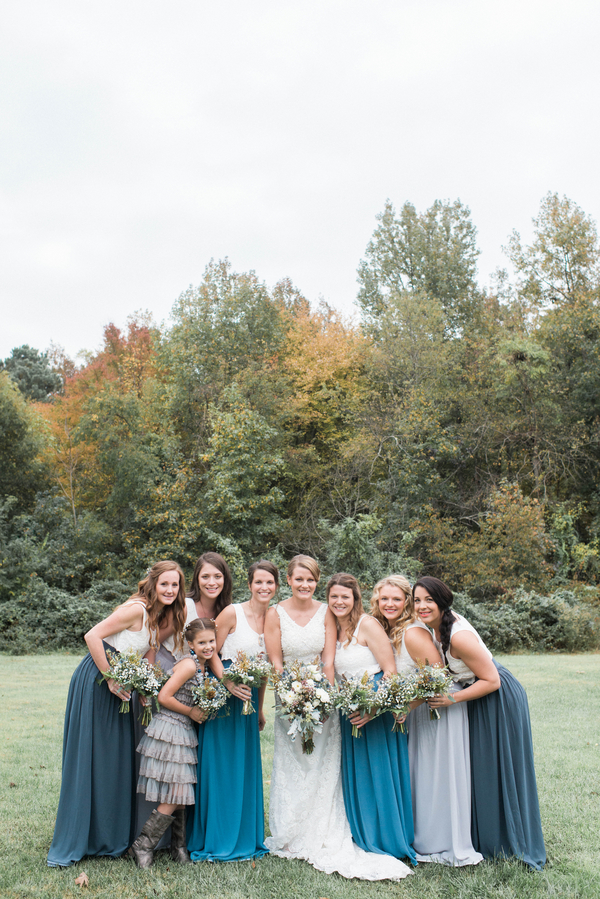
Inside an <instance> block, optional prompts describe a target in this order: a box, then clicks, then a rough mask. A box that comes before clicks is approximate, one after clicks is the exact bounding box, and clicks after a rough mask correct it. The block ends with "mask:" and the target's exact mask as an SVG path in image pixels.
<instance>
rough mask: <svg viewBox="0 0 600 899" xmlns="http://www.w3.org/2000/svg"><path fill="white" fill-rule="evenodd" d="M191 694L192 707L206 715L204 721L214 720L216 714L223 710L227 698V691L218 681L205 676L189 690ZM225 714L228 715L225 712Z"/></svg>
mask: <svg viewBox="0 0 600 899" xmlns="http://www.w3.org/2000/svg"><path fill="white" fill-rule="evenodd" d="M191 693H192V697H193V700H194V705H197V706H198V708H199V709H200V710H201V711H202V712H204V714H205V715H206V718H205V721H210V720H211V718H216V717H217V712H218V711H219V709H222V708H223V706H224V705H225V703H226V702H227V698H228V697H229V691H228V690H227V688H226V687H224V686H223V684H222V683H221V681H220V680H217V679H216V678H215V677H208V676H206V675H205V676H204V677H203V679H202V682H201V683H200V684H198V685H197V686H193V687H192V688H191ZM227 714H229V713H228V712H227V713H226V715H227Z"/></svg>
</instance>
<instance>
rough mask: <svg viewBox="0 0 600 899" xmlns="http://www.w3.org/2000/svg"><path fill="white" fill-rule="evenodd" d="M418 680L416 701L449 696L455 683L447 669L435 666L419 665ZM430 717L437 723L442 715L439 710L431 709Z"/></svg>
mask: <svg viewBox="0 0 600 899" xmlns="http://www.w3.org/2000/svg"><path fill="white" fill-rule="evenodd" d="M416 678H417V694H416V697H415V698H416V699H431V698H432V697H433V696H438V695H442V696H447V695H448V693H449V692H450V687H451V686H452V683H453V678H452V674H451V673H450V672H449V671H448V669H447V668H440V667H438V666H434V665H419V668H418V671H417V674H416ZM429 717H430V719H431V720H432V721H437V720H439V717H440V713H439V712H438V710H437V709H431V708H430V709H429Z"/></svg>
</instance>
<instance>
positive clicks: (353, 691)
mask: <svg viewBox="0 0 600 899" xmlns="http://www.w3.org/2000/svg"><path fill="white" fill-rule="evenodd" d="M334 701H335V706H336V708H338V709H339V710H340V712H343V714H344V715H346V716H347V717H348V718H351V717H353V716H354V715H361V716H362V715H369V714H373V713H374V712H376V713H377V714H379V692H378V690H377V688H376V687H375V682H374V680H373V678H372V677H371V675H370V674H369V673H368V672H367V671H365V673H364V674H363V675H362V676H361V675H359V674H355V675H354V676H353V677H346V675H345V674H343V675H342V677H341V680H340V681H339V682H338V685H337V692H336V694H335V700H334ZM352 736H353V737H362V730H361V728H360V727H357V726H356V725H355V724H353V725H352Z"/></svg>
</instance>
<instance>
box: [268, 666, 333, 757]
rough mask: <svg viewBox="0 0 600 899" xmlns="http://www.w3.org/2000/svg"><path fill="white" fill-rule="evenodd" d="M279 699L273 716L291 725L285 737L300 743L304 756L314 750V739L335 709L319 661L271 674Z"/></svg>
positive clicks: (331, 691)
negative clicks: (298, 740)
mask: <svg viewBox="0 0 600 899" xmlns="http://www.w3.org/2000/svg"><path fill="white" fill-rule="evenodd" d="M272 681H273V684H274V686H275V690H276V691H277V696H278V697H279V702H280V704H281V705H280V707H279V708H278V709H277V712H276V714H277V715H278V716H279V717H280V718H287V719H288V721H289V722H290V729H289V730H288V735H289V736H290V737H291V738H292V740H295V739H296V737H297V736H298V735H300V737H301V739H302V751H303V752H305V753H306V755H310V753H311V752H312V751H313V750H314V748H315V744H314V735H315V733H318V734H320V733H321V731H322V730H323V725H324V723H325V721H326V720H327V718H328V717H329V715H331V713H332V712H333V710H334V709H335V699H334V697H335V691H334V689H333V687H332V686H331V685H330V683H329V681H328V680H327V678H326V677H325V675H324V674H323V672H322V670H321V663H320V661H319V659H315V661H314V662H313V663H312V664H310V665H303V664H302V663H301V662H293V663H292V664H291V665H289V666H287V667H286V668H284V670H283V671H282V672H281V673H279V672H275V673H274V674H272Z"/></svg>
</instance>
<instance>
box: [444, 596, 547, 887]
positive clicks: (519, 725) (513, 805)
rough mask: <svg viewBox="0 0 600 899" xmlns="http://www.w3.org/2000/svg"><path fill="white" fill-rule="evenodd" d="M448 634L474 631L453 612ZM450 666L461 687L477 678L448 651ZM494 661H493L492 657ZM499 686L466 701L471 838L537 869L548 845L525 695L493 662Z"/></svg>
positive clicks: (484, 849) (488, 851)
mask: <svg viewBox="0 0 600 899" xmlns="http://www.w3.org/2000/svg"><path fill="white" fill-rule="evenodd" d="M454 615H455V617H456V618H457V621H455V622H454V624H453V625H452V636H454V634H456V633H458V632H459V631H462V630H468V631H470V632H471V633H473V634H475V636H476V637H477V639H478V640H479V643H480V645H481V646H483V648H484V649H485V651H486V653H487V654H488V655H489V657H490V658H492V654H491V652H490V651H489V649H488V648H487V647H486V646H485V644H484V642H483V640H482V639H481V637H480V636H479V634H478V633H477V631H476V630H475V628H474V627H473V626H472V625H471V624H469V622H468V621H467V620H466V619H465V618H463V617H462V615H458V614H457V613H456V612H454ZM446 658H447V661H448V668H449V669H450V671H451V672H452V673H453V675H454V676H455V679H456V680H457V681H458V682H459V683H460V684H461V685H462V686H464V687H466V686H469V685H470V684H472V683H474V681H475V680H476V677H475V675H474V674H473V672H472V671H471V669H470V668H468V667H467V665H465V663H464V662H463V661H461V660H460V659H455V658H454V656H453V655H452V654H451V652H450V650H448V652H447V653H446ZM492 661H494V660H493V659H492ZM494 665H495V666H496V668H497V669H498V674H499V675H500V689H499V690H495V691H494V692H493V693H488V694H487V695H486V696H482V697H480V698H479V699H471V700H469V702H467V703H464V705H466V706H467V709H468V716H469V728H470V745H471V797H472V837H473V843H474V845H475V846H476V848H477V849H478V850H479V851H480V852H481V853H483V855H484V857H485V858H498V857H500V858H507V857H511V856H516V857H517V858H520V859H521V860H522V861H524V862H525V864H527V865H529V867H531V868H534V869H535V870H540V869H541V868H542V867H543V866H544V864H545V862H546V850H545V846H544V836H543V834H542V823H541V819H540V808H539V802H538V794H537V784H536V779H535V767H534V763H533V743H532V739H531V722H530V719H529V704H528V702H527V694H526V693H525V690H524V689H523V687H522V686H521V684H520V683H519V681H518V680H517V679H516V677H515V676H514V675H513V674H512V673H511V672H510V671H509V670H508V669H507V668H505V667H504V666H503V665H500V664H499V663H498V662H496V661H494Z"/></svg>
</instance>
